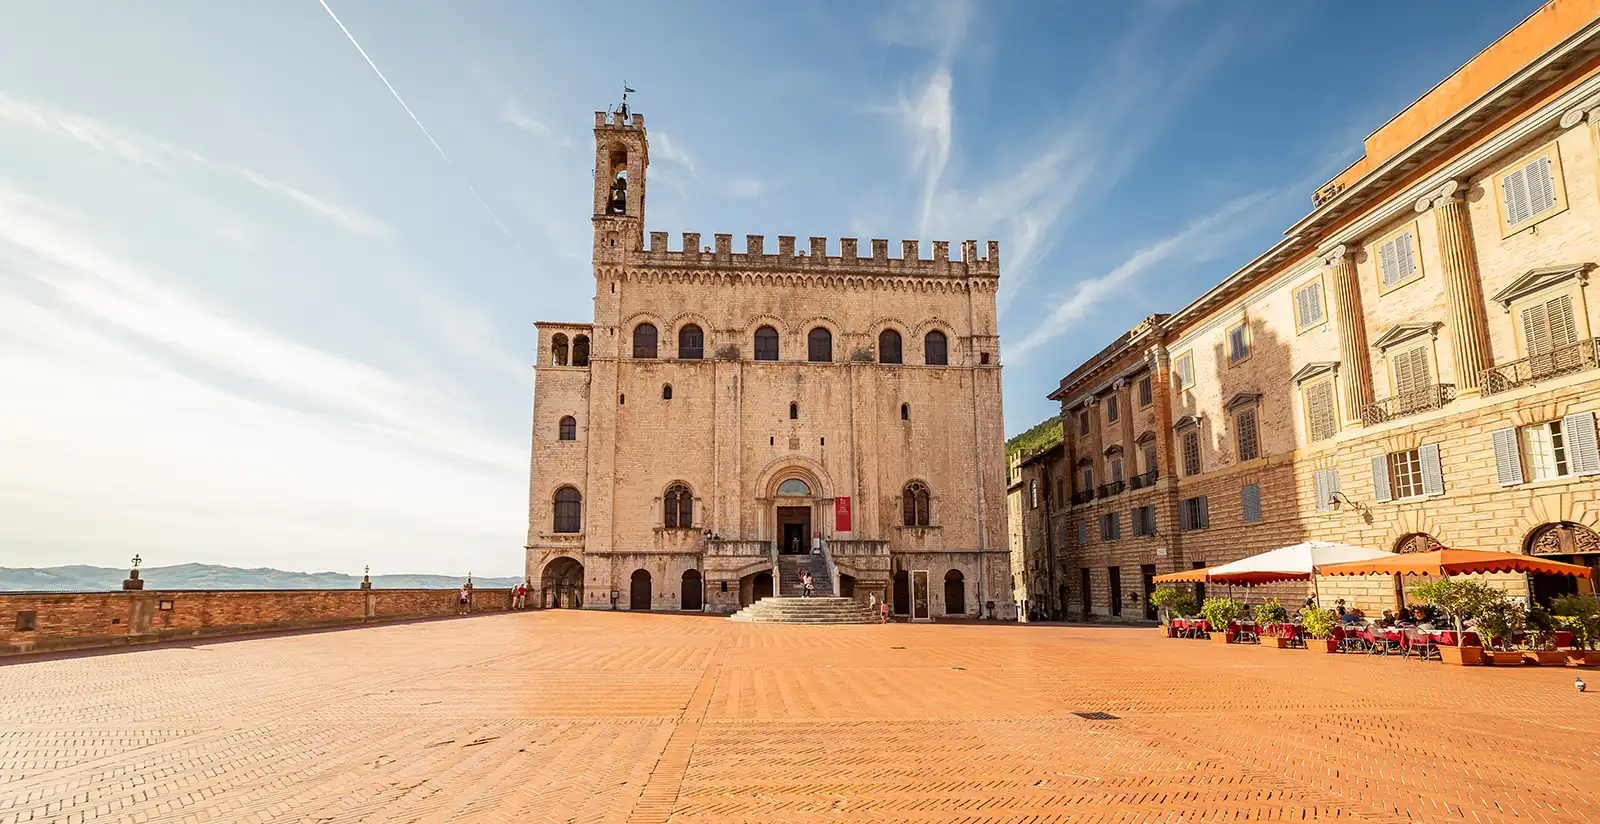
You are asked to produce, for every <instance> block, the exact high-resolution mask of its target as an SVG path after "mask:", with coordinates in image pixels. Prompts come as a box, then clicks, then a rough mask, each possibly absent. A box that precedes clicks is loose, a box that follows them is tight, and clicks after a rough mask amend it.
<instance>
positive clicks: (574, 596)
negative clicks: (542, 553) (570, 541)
mask: <svg viewBox="0 0 1600 824" xmlns="http://www.w3.org/2000/svg"><path fill="white" fill-rule="evenodd" d="M539 605H540V606H542V607H544V608H545V609H582V608H583V564H580V563H578V562H577V560H575V559H573V558H568V557H566V556H561V557H559V558H552V559H550V563H548V564H545V565H544V574H543V575H541V576H540V578H539Z"/></svg>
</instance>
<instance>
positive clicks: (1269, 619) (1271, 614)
mask: <svg viewBox="0 0 1600 824" xmlns="http://www.w3.org/2000/svg"><path fill="white" fill-rule="evenodd" d="M1288 620H1289V610H1287V609H1284V608H1283V604H1280V603H1278V599H1276V598H1268V599H1267V600H1266V602H1265V603H1263V604H1262V605H1261V606H1259V607H1256V623H1258V624H1262V625H1266V624H1283V623H1287V622H1288Z"/></svg>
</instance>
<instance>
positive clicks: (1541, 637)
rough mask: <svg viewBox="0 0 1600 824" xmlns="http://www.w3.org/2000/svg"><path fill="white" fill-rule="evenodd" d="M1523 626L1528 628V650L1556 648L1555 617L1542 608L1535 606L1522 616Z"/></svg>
mask: <svg viewBox="0 0 1600 824" xmlns="http://www.w3.org/2000/svg"><path fill="white" fill-rule="evenodd" d="M1523 624H1524V625H1525V626H1526V627H1527V628H1528V647H1529V648H1530V649H1543V650H1551V649H1555V648H1556V617H1555V616H1554V615H1551V614H1550V612H1549V611H1548V610H1546V609H1545V608H1544V607H1541V606H1538V605H1537V604H1535V605H1534V607H1533V608H1532V609H1530V610H1528V612H1527V614H1526V615H1525V616H1524V618H1523Z"/></svg>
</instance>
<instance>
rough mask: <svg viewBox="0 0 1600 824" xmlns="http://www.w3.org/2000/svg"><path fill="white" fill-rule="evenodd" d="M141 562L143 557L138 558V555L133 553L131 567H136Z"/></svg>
mask: <svg viewBox="0 0 1600 824" xmlns="http://www.w3.org/2000/svg"><path fill="white" fill-rule="evenodd" d="M142 563H144V559H143V558H140V557H139V556H138V555H134V556H133V568H134V569H138V568H139V565H140V564H142Z"/></svg>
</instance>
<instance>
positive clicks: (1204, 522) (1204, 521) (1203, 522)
mask: <svg viewBox="0 0 1600 824" xmlns="http://www.w3.org/2000/svg"><path fill="white" fill-rule="evenodd" d="M1199 500H1200V527H1201V528H1202V529H1204V528H1205V527H1208V526H1211V507H1210V506H1208V505H1207V504H1206V496H1204V495H1201V496H1200V498H1199Z"/></svg>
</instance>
